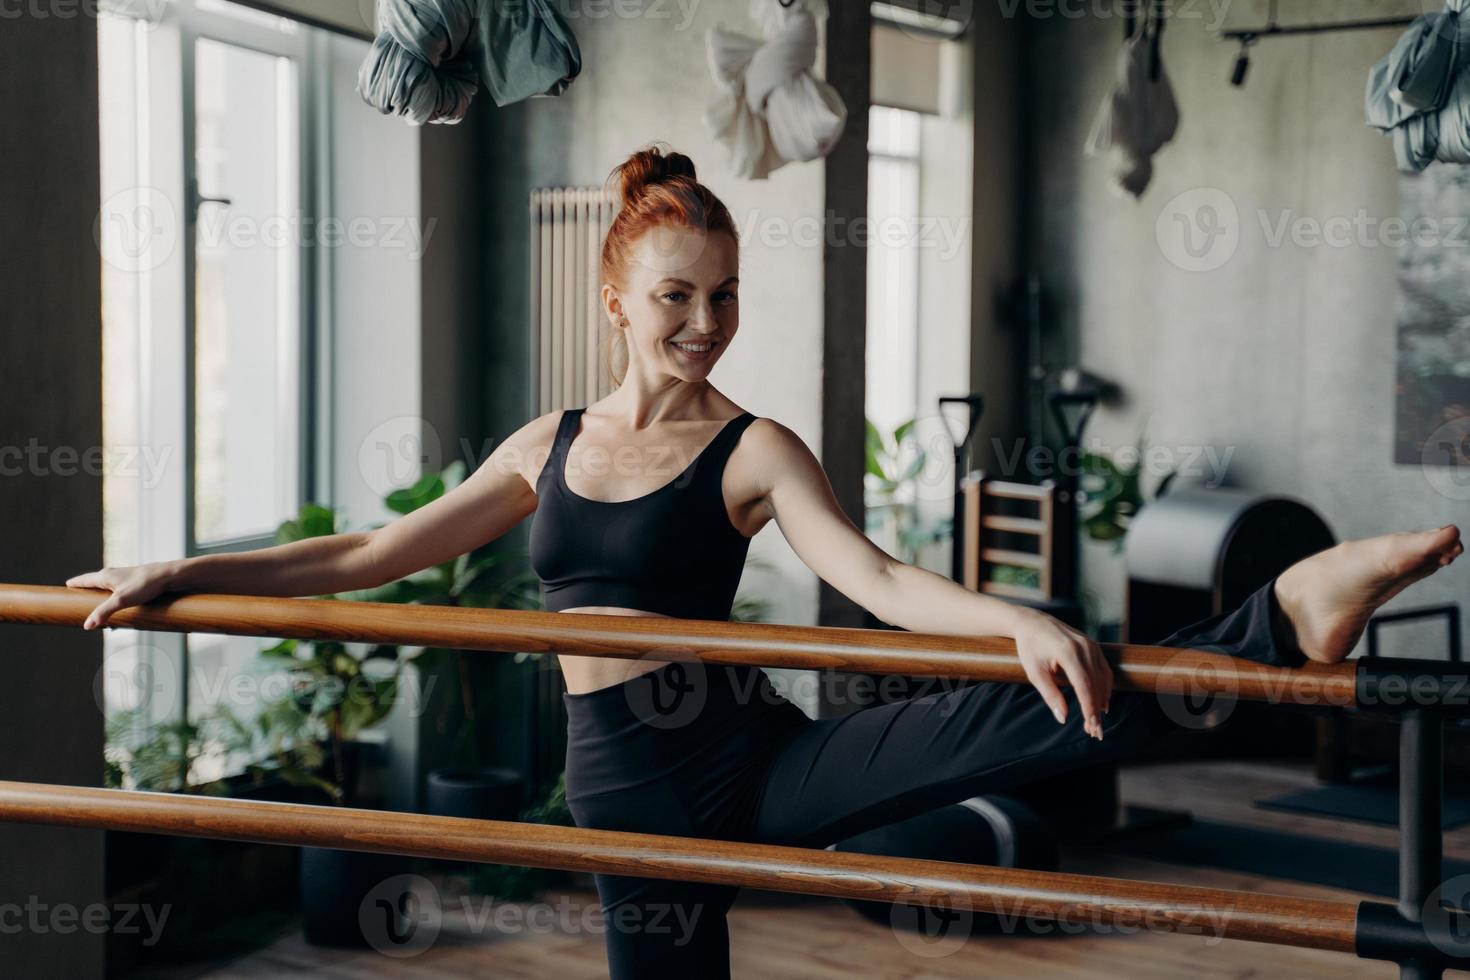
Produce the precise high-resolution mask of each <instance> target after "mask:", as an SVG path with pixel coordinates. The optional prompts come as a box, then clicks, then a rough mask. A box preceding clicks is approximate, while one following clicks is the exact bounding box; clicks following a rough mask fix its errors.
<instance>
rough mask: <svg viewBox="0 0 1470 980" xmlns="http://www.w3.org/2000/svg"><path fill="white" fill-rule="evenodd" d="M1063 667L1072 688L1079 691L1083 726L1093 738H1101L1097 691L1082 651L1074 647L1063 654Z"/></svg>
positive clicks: (1078, 702) (1078, 698) (1078, 697)
mask: <svg viewBox="0 0 1470 980" xmlns="http://www.w3.org/2000/svg"><path fill="white" fill-rule="evenodd" d="M1061 667H1062V670H1063V671H1065V672H1066V675H1067V680H1068V681H1069V682H1071V685H1072V689H1073V690H1074V691H1076V692H1077V704H1078V706H1079V707H1080V708H1081V709H1082V718H1083V721H1084V725H1083V727H1084V728H1085V729H1086V731H1087V733H1088V734H1089V735H1091V736H1092V737H1093V738H1096V739H1101V738H1102V722H1101V721H1100V720H1099V716H1098V710H1099V707H1098V700H1097V692H1096V690H1095V689H1094V686H1093V681H1092V678H1091V677H1090V676H1089V675H1088V670H1087V666H1086V665H1085V664H1083V662H1082V655H1081V653H1079V652H1078V650H1077V649H1075V648H1073V649H1071V650H1069V651H1068V652H1067V653H1065V654H1063V655H1062V658H1061Z"/></svg>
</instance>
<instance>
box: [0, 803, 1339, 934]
mask: <svg viewBox="0 0 1470 980" xmlns="http://www.w3.org/2000/svg"><path fill="white" fill-rule="evenodd" d="M0 821H5V822H12V823H40V824H56V825H62V826H68V827H86V828H98V829H107V830H123V831H132V832H137V833H154V834H167V835H172V836H183V837H211V838H220V839H224V840H242V841H254V842H257V843H265V844H286V845H294V846H311V847H330V848H338V849H341V850H353V851H376V852H381V853H387V854H403V855H408V856H412V857H423V858H446V859H451V860H462V861H473V862H480V863H494V864H511V865H518V866H522V867H536V868H557V869H561V870H566V871H590V872H603V873H610V874H619V875H632V876H636V877H644V878H671V879H682V880H687V881H700V882H710V883H715V884H723V885H740V886H745V887H751V888H760V889H766V890H770V891H781V892H797V893H801V894H807V895H825V896H829V897H833V898H849V899H868V900H877V901H890V902H901V903H905V904H910V905H925V906H929V907H935V908H950V909H958V910H969V911H974V912H984V913H992V914H997V915H1001V916H1007V917H1014V918H1023V917H1028V916H1030V917H1036V918H1044V919H1064V920H1067V921H1078V920H1082V921H1085V922H1087V923H1089V924H1096V925H1098V926H1103V927H1106V926H1113V927H1117V928H1123V929H1132V930H1149V931H1158V932H1181V933H1189V934H1196V935H1208V936H1212V937H1220V938H1227V939H1244V940H1251V941H1254V942H1262V943H1275V944H1278V945H1285V946H1301V947H1309V948H1313V949H1326V950H1335V951H1338V952H1353V951H1354V950H1355V939H1354V934H1355V924H1356V917H1357V906H1356V905H1354V904H1352V903H1348V902H1329V901H1317V900H1311V899H1302V898H1291V897H1287V896H1282V895H1263V894H1256V893H1248V892H1237V891H1229V890H1226V889H1218V888H1195V887H1190V886H1184V885H1168V884H1160V883H1155V882H1146V881H1127V880H1123V879H1115V878H1100V877H1093V876H1087V875H1072V874H1052V873H1045V872H1036V871H1020V870H1015V869H1010V868H991V867H985V866H982V865H971V864H960V863H955V862H950V861H927V860H914V859H902V858H893V857H876V856H872V855H866V854H852V853H844V852H837V851H826V850H816V849H808V848H799V847H783V846H776V845H771V844H748V843H737V842H733V841H723V840H702V839H699V838H692V837H671V836H663V835H654V834H635V833H626V832H621V831H608V830H585V829H580V828H573V827H560V826H547V825H542V824H523V823H510V822H505V821H498V820H467V819H463V818H459V817H438V816H426V815H423V814H413V813H393V812H385V811H378V810H355V809H346V808H339V807H330V806H304V805H300V804H291V803H261V802H256V801H247V800H229V799H218V798H213V797H196V796H189V795H184V794H172V793H141V792H133V791H127V790H109V789H90V788H82V787H72V786H53V785H48V784H45V783H22V782H0Z"/></svg>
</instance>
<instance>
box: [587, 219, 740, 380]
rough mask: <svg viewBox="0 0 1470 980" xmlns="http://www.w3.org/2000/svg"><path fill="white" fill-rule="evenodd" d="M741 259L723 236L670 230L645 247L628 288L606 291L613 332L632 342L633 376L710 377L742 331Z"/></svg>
mask: <svg viewBox="0 0 1470 980" xmlns="http://www.w3.org/2000/svg"><path fill="white" fill-rule="evenodd" d="M739 258H740V257H739V249H738V246H737V245H736V244H735V239H734V238H733V237H732V236H731V235H730V234H728V233H727V232H723V231H715V232H708V233H705V232H697V231H691V230H689V229H687V228H679V227H672V226H663V227H659V228H655V229H653V230H651V231H649V232H647V233H645V234H644V235H643V237H642V238H640V239H638V241H637V242H636V243H635V245H634V249H633V255H632V261H631V262H629V264H628V269H627V270H626V278H627V281H626V282H625V283H624V284H623V288H622V289H617V288H615V287H612V286H604V287H603V302H604V304H605V306H606V308H607V311H608V314H609V315H610V316H611V317H612V322H613V324H614V327H613V329H615V330H617V329H621V330H624V331H625V333H626V336H627V341H628V371H629V374H631V373H632V372H633V371H635V370H636V371H639V372H642V373H643V374H644V375H646V376H648V377H653V376H657V375H671V376H673V377H676V378H679V379H681V380H684V381H700V380H703V379H704V378H706V377H708V376H709V373H710V370H711V369H712V368H713V367H714V365H715V362H716V361H717V360H719V358H720V355H722V354H723V353H724V352H725V348H726V347H728V346H729V345H730V341H731V340H732V339H733V338H734V337H735V331H736V329H738V327H739V326H740V301H739V297H738V294H737V292H736V288H737V286H738V284H739V281H738V279H737V278H736V274H737V272H738V271H739V264H740V263H739ZM624 320H626V321H627V326H626V327H620V326H618V324H619V323H621V322H622V321H624Z"/></svg>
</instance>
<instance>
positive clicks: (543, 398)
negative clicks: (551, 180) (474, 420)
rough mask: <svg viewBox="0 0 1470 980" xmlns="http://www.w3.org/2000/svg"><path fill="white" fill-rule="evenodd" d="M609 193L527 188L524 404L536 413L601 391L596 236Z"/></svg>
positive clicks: (607, 221)
mask: <svg viewBox="0 0 1470 980" xmlns="http://www.w3.org/2000/svg"><path fill="white" fill-rule="evenodd" d="M617 210H618V201H617V198H616V197H615V196H614V195H613V194H611V193H609V192H607V191H605V190H603V188H601V187H543V188H538V189H536V190H533V191H532V192H531V335H532V340H531V385H530V387H531V404H532V406H533V408H534V409H535V414H537V415H542V414H545V413H546V412H551V411H555V410H557V409H559V408H576V407H580V406H583V405H587V404H589V403H591V402H594V401H596V400H597V399H599V398H601V397H602V396H603V395H605V394H607V393H608V392H609V391H610V390H611V388H612V384H611V382H610V381H609V380H608V377H607V368H606V357H607V340H608V331H609V329H611V328H610V325H609V324H608V322H607V318H606V317H605V316H604V315H603V314H602V300H601V298H600V296H599V295H598V293H599V291H600V289H601V287H602V275H601V256H602V239H603V237H604V236H605V235H606V234H607V229H608V226H610V225H611V224H612V220H613V217H614V215H616V214H617Z"/></svg>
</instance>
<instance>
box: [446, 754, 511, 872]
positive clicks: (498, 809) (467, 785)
mask: <svg viewBox="0 0 1470 980" xmlns="http://www.w3.org/2000/svg"><path fill="white" fill-rule="evenodd" d="M525 793H526V780H525V777H523V776H522V775H521V774H520V773H519V772H517V771H516V770H514V769H435V770H433V771H431V772H430V773H429V778H428V785H427V786H426V788H425V792H424V812H426V813H432V814H435V815H437V816H441V817H468V818H469V819H471V820H516V819H519V817H520V815H521V805H522V801H523V799H524V797H525ZM435 866H436V867H438V868H440V869H441V870H449V869H453V868H461V867H463V866H464V865H463V863H462V862H455V861H442V862H435Z"/></svg>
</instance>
